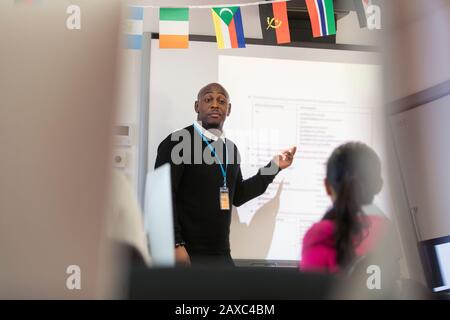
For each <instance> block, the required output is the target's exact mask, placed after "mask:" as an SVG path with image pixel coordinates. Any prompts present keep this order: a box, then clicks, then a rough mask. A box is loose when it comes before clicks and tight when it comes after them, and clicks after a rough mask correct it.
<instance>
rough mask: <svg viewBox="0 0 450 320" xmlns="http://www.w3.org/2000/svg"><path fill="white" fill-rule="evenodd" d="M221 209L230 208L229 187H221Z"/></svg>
mask: <svg viewBox="0 0 450 320" xmlns="http://www.w3.org/2000/svg"><path fill="white" fill-rule="evenodd" d="M219 191H220V210H230V196H229V192H228V188H227V187H221V188H220V190H219Z"/></svg>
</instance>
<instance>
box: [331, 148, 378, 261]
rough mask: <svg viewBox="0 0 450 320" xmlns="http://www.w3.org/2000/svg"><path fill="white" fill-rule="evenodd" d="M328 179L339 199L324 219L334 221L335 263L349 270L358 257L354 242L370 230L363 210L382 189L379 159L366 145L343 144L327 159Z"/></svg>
mask: <svg viewBox="0 0 450 320" xmlns="http://www.w3.org/2000/svg"><path fill="white" fill-rule="evenodd" d="M326 179H327V181H328V183H329V184H330V185H331V187H332V188H333V190H334V192H335V193H336V199H335V202H334V204H333V207H332V209H331V210H329V211H328V212H327V213H326V214H325V216H324V219H329V220H333V221H334V222H335V225H336V229H335V241H336V260H337V263H338V265H339V266H340V267H346V266H348V264H349V263H350V262H352V260H353V259H354V258H355V245H356V244H355V241H356V243H358V241H361V240H362V238H363V231H364V229H365V228H366V227H367V226H366V225H364V224H363V222H362V219H360V216H361V215H363V213H362V212H361V207H362V206H363V205H366V204H370V203H371V202H372V201H373V198H374V196H375V195H376V194H377V193H378V192H379V191H380V190H381V185H382V179H381V163H380V159H379V158H378V156H377V154H376V153H375V152H374V151H373V150H372V149H371V148H369V147H368V146H367V145H365V144H363V143H359V142H350V143H346V144H343V145H341V146H340V147H338V148H337V149H335V150H334V151H333V153H332V154H331V156H330V158H329V159H328V162H327V177H326Z"/></svg>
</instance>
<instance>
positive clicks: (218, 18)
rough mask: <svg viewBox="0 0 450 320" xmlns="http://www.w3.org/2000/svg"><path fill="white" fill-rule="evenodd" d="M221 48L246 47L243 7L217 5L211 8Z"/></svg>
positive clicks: (218, 43)
mask: <svg viewBox="0 0 450 320" xmlns="http://www.w3.org/2000/svg"><path fill="white" fill-rule="evenodd" d="M211 13H212V17H213V22H214V29H215V30H216V39H217V47H218V48H219V49H229V48H245V38H244V27H243V25H242V16H241V8H239V7H217V8H212V9H211Z"/></svg>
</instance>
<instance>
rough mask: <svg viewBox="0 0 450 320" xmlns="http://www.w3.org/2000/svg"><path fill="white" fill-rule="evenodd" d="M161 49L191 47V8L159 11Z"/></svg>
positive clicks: (161, 9) (162, 9)
mask: <svg viewBox="0 0 450 320" xmlns="http://www.w3.org/2000/svg"><path fill="white" fill-rule="evenodd" d="M159 47H160V48H165V49H168V48H176V49H185V48H188V47H189V8H160V9H159Z"/></svg>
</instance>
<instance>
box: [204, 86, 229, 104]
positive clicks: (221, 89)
mask: <svg viewBox="0 0 450 320" xmlns="http://www.w3.org/2000/svg"><path fill="white" fill-rule="evenodd" d="M209 92H218V93H222V94H223V95H224V96H225V97H226V98H227V99H230V96H229V95H228V91H227V90H226V89H225V88H224V87H223V86H222V85H221V84H220V83H215V82H213V83H210V84H207V85H206V86H204V87H203V88H201V89H200V91H199V92H198V94H197V100H200V99H201V97H203V96H204V95H205V94H207V93H209Z"/></svg>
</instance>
